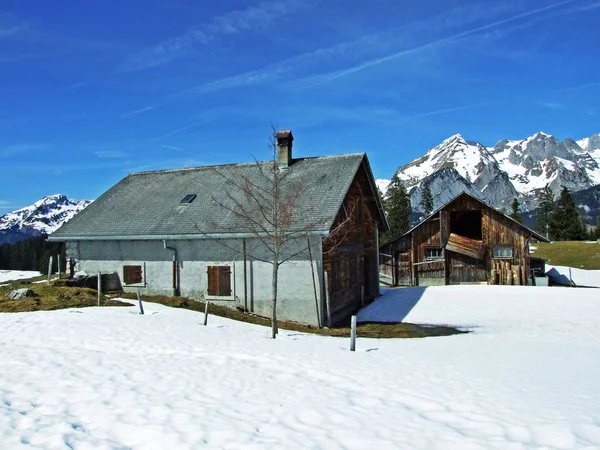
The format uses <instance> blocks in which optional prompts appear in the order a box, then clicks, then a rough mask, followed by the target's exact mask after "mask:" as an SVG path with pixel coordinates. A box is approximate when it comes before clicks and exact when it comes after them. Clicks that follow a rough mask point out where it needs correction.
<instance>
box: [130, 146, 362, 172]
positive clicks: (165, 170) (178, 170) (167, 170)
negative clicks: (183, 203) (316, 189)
mask: <svg viewBox="0 0 600 450" xmlns="http://www.w3.org/2000/svg"><path fill="white" fill-rule="evenodd" d="M365 154H366V153H364V152H363V153H358V152H357V153H342V154H339V155H323V156H306V157H303V158H294V159H293V160H294V162H297V161H304V160H315V159H330V158H341V157H348V156H363V155H365ZM270 162H273V160H271V159H269V160H265V161H251V162H245V163H226V164H211V165H207V166H195V167H181V168H177V169H157V170H144V171H141V172H133V173H130V174H129V176H133V175H149V174H158V173H169V172H183V171H193V170H204V169H214V168H217V167H244V166H250V165H256V164H266V163H270Z"/></svg>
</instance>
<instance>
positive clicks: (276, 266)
mask: <svg viewBox="0 0 600 450" xmlns="http://www.w3.org/2000/svg"><path fill="white" fill-rule="evenodd" d="M275 253H276V255H275V258H274V259H273V280H272V292H273V306H272V308H273V309H272V311H271V339H276V338H277V333H278V332H279V329H278V327H277V273H278V272H279V255H277V253H278V252H277V251H275Z"/></svg>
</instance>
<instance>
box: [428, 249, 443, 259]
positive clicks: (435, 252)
mask: <svg viewBox="0 0 600 450" xmlns="http://www.w3.org/2000/svg"><path fill="white" fill-rule="evenodd" d="M443 256H444V253H443V250H442V249H441V248H439V247H425V261H435V260H438V259H442V258H443Z"/></svg>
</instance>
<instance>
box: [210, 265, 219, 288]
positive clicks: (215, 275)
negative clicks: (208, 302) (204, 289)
mask: <svg viewBox="0 0 600 450" xmlns="http://www.w3.org/2000/svg"><path fill="white" fill-rule="evenodd" d="M208 295H219V267H218V266H208Z"/></svg>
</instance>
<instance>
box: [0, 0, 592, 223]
mask: <svg viewBox="0 0 600 450" xmlns="http://www.w3.org/2000/svg"><path fill="white" fill-rule="evenodd" d="M599 19H600V1H598V0H563V1H557V0H547V1H541V0H536V1H533V0H506V1H495V0H493V1H491V0H489V1H469V2H465V1H459V0H421V1H418V2H414V1H404V0H368V1H367V0H364V1H363V0H355V1H352V2H351V1H348V0H272V1H271V0H248V1H242V0H223V1H219V2H212V1H206V0H205V1H197V0H144V1H141V0H140V1H127V2H123V1H122V0H121V1H114V0H61V2H59V3H58V2H49V1H47V0H27V1H23V0H2V2H0V173H1V177H0V213H4V212H8V211H11V210H14V209H16V208H19V207H23V206H26V205H28V204H30V203H32V202H34V201H36V200H38V199H39V198H41V197H43V196H45V195H50V194H55V193H62V194H65V195H67V196H68V197H69V198H75V199H94V198H97V197H98V196H99V195H101V194H102V193H103V192H104V191H106V190H107V189H108V188H110V187H111V186H112V185H113V184H115V183H116V182H118V181H119V180H120V179H122V178H124V177H125V176H127V174H129V173H132V172H137V171H145V170H158V169H167V168H179V167H191V166H200V165H212V164H224V163H235V162H248V161H252V160H253V159H258V160H266V159H269V158H270V157H271V156H272V155H271V151H270V149H269V144H268V139H269V135H270V133H271V127H272V126H274V127H276V128H278V129H291V130H292V131H293V134H294V137H295V141H294V156H296V157H303V156H319V155H333V154H341V153H354V152H366V153H367V154H368V157H369V160H370V162H371V166H372V168H373V172H374V175H375V177H376V178H390V177H391V176H392V175H393V173H394V171H395V170H396V169H397V168H398V167H399V166H402V165H404V164H406V163H408V162H410V161H411V160H413V159H415V158H416V157H418V156H420V155H422V154H423V153H425V151H426V150H427V149H428V148H431V147H433V146H435V145H437V144H439V143H440V142H441V141H442V140H444V139H446V138H447V137H449V136H451V135H453V134H455V133H461V134H462V135H463V136H464V137H465V138H466V139H469V140H475V141H478V142H481V143H483V144H484V145H486V146H493V145H494V144H495V143H496V142H497V141H499V140H500V139H502V138H509V139H524V138H526V137H528V136H530V135H532V134H534V133H535V132H537V131H545V132H547V133H550V134H552V135H554V136H556V137H557V138H559V139H564V138H567V137H571V138H574V139H581V138H583V137H587V136H590V135H592V134H593V133H597V132H600V123H599V121H598V119H599V117H600V57H599V56H600V47H599V46H598V42H600V27H598V23H599Z"/></svg>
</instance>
